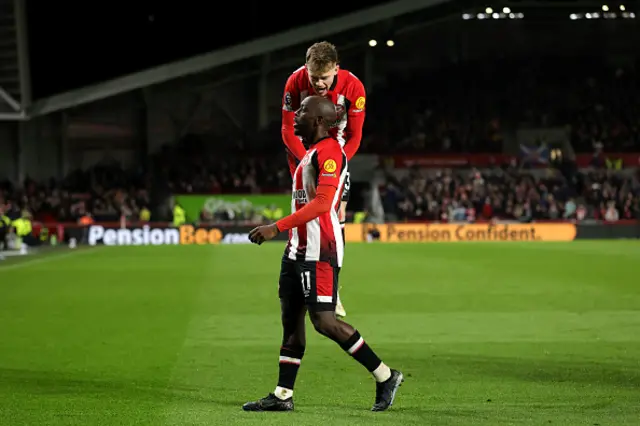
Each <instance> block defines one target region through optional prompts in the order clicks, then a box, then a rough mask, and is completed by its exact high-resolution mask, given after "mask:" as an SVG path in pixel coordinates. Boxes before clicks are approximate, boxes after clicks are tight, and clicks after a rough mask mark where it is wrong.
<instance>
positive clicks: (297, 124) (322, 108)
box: [293, 96, 338, 145]
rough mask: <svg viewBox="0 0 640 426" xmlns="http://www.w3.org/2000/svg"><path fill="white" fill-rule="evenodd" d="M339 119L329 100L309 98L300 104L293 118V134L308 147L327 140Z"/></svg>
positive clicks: (318, 97)
mask: <svg viewBox="0 0 640 426" xmlns="http://www.w3.org/2000/svg"><path fill="white" fill-rule="evenodd" d="M337 119H338V112H337V111H336V106H335V105H334V104H333V102H331V101H330V100H329V99H327V98H323V97H321V96H309V97H308V98H305V99H304V100H303V101H302V103H301V104H300V108H299V109H298V110H297V111H296V115H295V117H294V118H293V122H294V125H293V132H294V133H295V134H296V136H300V137H302V140H303V142H306V144H307V145H310V144H313V143H315V141H317V140H320V139H322V138H326V137H327V136H328V135H329V129H330V128H331V126H332V125H333V123H335V122H336V120H337Z"/></svg>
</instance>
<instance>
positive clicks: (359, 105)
mask: <svg viewBox="0 0 640 426" xmlns="http://www.w3.org/2000/svg"><path fill="white" fill-rule="evenodd" d="M366 103H367V100H366V99H365V98H364V96H360V97H359V98H358V99H356V108H357V109H360V110H361V109H364V105H365V104H366Z"/></svg>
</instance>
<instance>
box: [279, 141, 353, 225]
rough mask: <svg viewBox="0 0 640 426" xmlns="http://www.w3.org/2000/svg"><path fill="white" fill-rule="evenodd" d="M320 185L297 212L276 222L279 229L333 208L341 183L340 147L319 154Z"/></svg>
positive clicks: (297, 223) (301, 222) (302, 223)
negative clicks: (313, 196) (314, 194)
mask: <svg viewBox="0 0 640 426" xmlns="http://www.w3.org/2000/svg"><path fill="white" fill-rule="evenodd" d="M317 159H318V187H317V188H316V196H315V198H314V199H313V200H311V202H310V203H309V204H307V205H305V206H304V207H303V208H301V209H300V210H298V211H297V212H295V213H293V214H291V215H289V216H287V217H285V218H282V219H280V220H279V221H277V222H276V227H277V228H278V231H280V232H282V231H287V230H289V229H292V228H296V227H298V226H302V225H304V224H306V223H307V222H309V221H312V220H313V219H315V218H317V217H319V216H321V215H322V214H324V213H327V212H328V211H330V210H331V208H332V204H333V200H334V197H335V195H336V191H337V190H338V186H339V185H340V171H341V170H342V152H340V151H338V149H331V148H327V149H322V150H320V151H319V152H318V154H317Z"/></svg>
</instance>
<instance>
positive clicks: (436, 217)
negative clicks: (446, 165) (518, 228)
mask: <svg viewBox="0 0 640 426" xmlns="http://www.w3.org/2000/svg"><path fill="white" fill-rule="evenodd" d="M380 191H381V199H382V203H383V208H384V211H385V216H386V217H385V219H386V220H387V221H424V220H429V221H441V222H475V221H477V220H512V221H519V222H530V221H533V220H589V219H599V220H607V221H617V220H620V219H639V220H640V169H638V170H636V171H627V170H623V171H612V170H604V169H592V170H590V171H585V172H578V173H576V174H575V175H573V176H571V177H570V178H567V177H565V176H564V175H563V174H562V173H561V172H560V171H558V170H556V169H549V170H546V171H541V173H540V176H536V175H535V174H534V173H533V172H531V171H527V170H523V169H520V168H518V167H517V166H514V165H506V166H503V167H495V168H492V169H488V170H482V171H481V170H478V169H472V170H464V171H454V170H451V169H445V170H432V169H417V168H414V169H412V170H411V171H409V172H408V173H407V174H405V175H404V176H397V174H395V173H393V172H389V173H387V179H386V183H385V184H384V185H382V187H381V188H380Z"/></svg>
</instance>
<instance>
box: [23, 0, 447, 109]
mask: <svg viewBox="0 0 640 426" xmlns="http://www.w3.org/2000/svg"><path fill="white" fill-rule="evenodd" d="M448 1H450V0H396V1H393V2H390V3H387V4H384V5H381V6H376V7H372V8H370V9H366V10H362V11H358V12H354V13H350V14H347V15H343V16H340V17H338V18H334V19H331V20H327V21H323V22H319V23H317V24H312V25H308V26H305V27H302V28H297V29H293V30H290V31H285V32H282V33H279V34H275V35H272V36H268V37H264V38H261V39H257V40H253V41H250V42H247V43H243V44H239V45H236V46H232V47H229V48H225V49H221V50H216V51H213V52H209V53H206V54H204V55H199V56H194V57H192V58H189V59H186V60H183V61H178V62H173V63H169V64H165V65H161V66H159V67H155V68H152V69H149V70H146V71H141V72H138V73H135V74H130V75H126V76H123V77H120V78H116V79H113V80H109V81H105V82H102V83H99V84H96V85H92V86H88V87H83V88H80V89H76V90H72V91H69V92H65V93H61V94H58V95H54V96H51V97H49V98H46V99H42V100H39V101H36V102H34V103H33V105H32V107H31V108H30V111H29V113H30V114H29V115H30V116H38V115H43V114H48V113H51V112H55V111H60V110H62V109H65V108H70V107H74V106H78V105H82V104H86V103H90V102H95V101H98V100H101V99H105V98H108V97H111V96H115V95H118V94H122V93H126V92H129V91H132V90H136V89H140V88H143V87H146V86H150V85H154V84H158V83H163V82H166V81H169V80H173V79H176V78H179V77H183V76H186V75H190V74H197V73H200V72H203V71H206V70H209V69H212V68H215V67H219V66H222V65H226V64H229V63H232V62H235V61H239V60H242V59H246V58H250V57H254V56H258V55H261V54H265V53H269V52H273V51H276V50H279V49H283V48H287V47H291V46H294V45H296V44H299V43H304V42H309V41H313V40H318V39H319V38H321V37H326V36H329V35H332V34H336V33H340V32H343V31H347V30H350V29H353V28H357V27H362V26H366V25H369V24H373V23H376V22H379V21H381V20H384V19H388V18H393V17H396V16H400V15H404V14H408V13H411V12H415V11H419V10H421V9H425V8H428V7H431V6H436V5H439V4H441V3H445V2H448Z"/></svg>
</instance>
